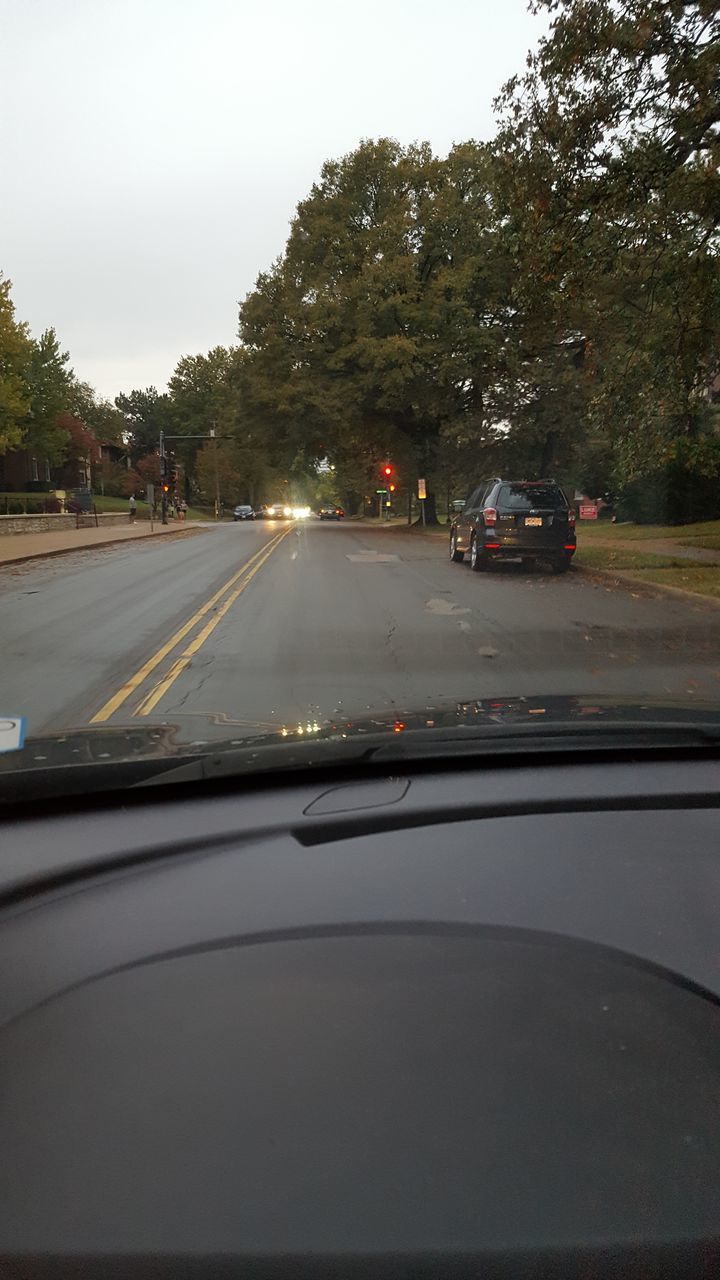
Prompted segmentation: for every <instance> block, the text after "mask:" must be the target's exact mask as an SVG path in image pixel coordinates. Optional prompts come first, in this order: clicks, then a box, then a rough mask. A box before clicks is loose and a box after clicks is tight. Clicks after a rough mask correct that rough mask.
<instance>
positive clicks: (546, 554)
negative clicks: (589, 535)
mask: <svg viewBox="0 0 720 1280" xmlns="http://www.w3.org/2000/svg"><path fill="white" fill-rule="evenodd" d="M468 551H469V553H470V565H471V567H472V568H473V569H475V570H481V569H486V568H487V566H488V564H489V563H490V561H491V560H496V559H510V558H513V559H521V560H522V561H523V563H524V564H525V563H527V564H530V563H532V562H535V561H538V560H544V561H547V562H549V563H550V564H551V565H552V566H553V568H554V569H555V571H556V572H557V573H563V572H564V571H565V570H566V569H568V568H569V567H570V561H571V560H572V557H573V555H574V554H575V511H574V509H573V508H572V507H571V506H570V504H569V502H568V500H567V498H566V497H565V494H564V493H563V491H562V489H561V488H560V485H559V484H557V482H556V481H555V480H534V481H531V480H499V479H495V480H486V481H484V483H483V484H481V485H479V486H478V487H477V488H476V489H474V490H473V492H472V493H471V494H470V495H469V496H468V499H467V501H466V503H465V506H464V507H463V509H462V511H459V512H458V513H457V515H456V516H455V517H454V518H453V522H452V525H451V526H450V559H451V560H454V561H456V563H457V562H459V561H460V560H463V559H464V558H465V553H466V552H468Z"/></svg>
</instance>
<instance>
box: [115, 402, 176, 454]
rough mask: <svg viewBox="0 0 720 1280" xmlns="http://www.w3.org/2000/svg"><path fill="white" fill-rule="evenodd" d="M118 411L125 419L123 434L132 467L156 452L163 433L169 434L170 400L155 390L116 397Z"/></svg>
mask: <svg viewBox="0 0 720 1280" xmlns="http://www.w3.org/2000/svg"><path fill="white" fill-rule="evenodd" d="M115 408H116V409H117V410H119V412H120V413H121V414H122V417H123V422H124V426H123V434H124V437H125V439H126V440H127V443H128V448H129V450H130V457H131V459H132V462H133V465H135V464H136V463H137V461H138V459H139V458H142V457H144V456H145V455H146V454H148V453H150V452H151V451H152V450H153V449H157V447H158V444H159V440H160V432H161V431H165V432H169V431H170V422H171V419H170V398H169V396H167V395H164V394H162V395H161V394H160V392H159V391H157V390H156V388H155V387H147V388H146V389H145V390H144V391H139V390H135V391H131V392H130V393H129V394H128V395H119V396H116V397H115Z"/></svg>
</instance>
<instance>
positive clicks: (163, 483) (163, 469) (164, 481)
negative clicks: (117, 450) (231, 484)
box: [159, 427, 224, 524]
mask: <svg viewBox="0 0 720 1280" xmlns="http://www.w3.org/2000/svg"><path fill="white" fill-rule="evenodd" d="M223 438H224V437H223V436H218V435H216V434H215V428H214V427H213V428H212V429H211V430H210V431H209V432H205V433H204V434H203V435H187V436H167V435H166V434H165V432H164V431H161V432H160V450H159V452H160V488H161V490H162V502H161V512H162V517H161V518H162V522H163V524H167V522H168V518H167V509H168V502H167V491H166V489H167V485H168V476H169V472H170V467H169V466H168V455H167V454H166V452H165V445H166V444H167V442H168V440H215V441H217V440H222V439H223ZM171 457H174V454H171ZM215 501H216V507H217V508H218V509H219V506H220V477H219V473H218V464H217V444H216V445H215Z"/></svg>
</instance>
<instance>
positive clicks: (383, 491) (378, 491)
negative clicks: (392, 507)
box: [375, 489, 387, 493]
mask: <svg viewBox="0 0 720 1280" xmlns="http://www.w3.org/2000/svg"><path fill="white" fill-rule="evenodd" d="M375 492H376V493H387V489H376V490H375Z"/></svg>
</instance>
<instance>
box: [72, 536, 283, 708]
mask: <svg viewBox="0 0 720 1280" xmlns="http://www.w3.org/2000/svg"><path fill="white" fill-rule="evenodd" d="M291 529H292V525H291V526H290V528H288V529H283V531H282V533H279V534H277V535H276V536H275V537H274V538H272V539H271V541H270V542H267V543H266V544H265V546H263V547H261V548H260V550H259V551H256V552H255V555H254V556H251V557H250V559H249V560H247V561H246V562H245V564H244V565H243V566H242V568H241V569H238V571H237V573H234V574H233V575H232V577H231V578H228V580H227V582H225V583H223V585H222V586H221V587H220V589H219V590H218V591H216V592H215V594H214V595H213V596H211V597H210V599H209V600H206V601H205V603H204V604H203V605H201V606H200V608H199V609H197V610H196V611H195V613H194V614H193V615H192V617H190V618H188V620H187V622H184V623H183V625H182V626H181V627H179V628H178V630H177V631H176V632H175V634H174V635H172V636H171V637H170V639H169V640H166V641H165V643H164V644H163V645H161V646H160V648H159V649H158V650H157V651H156V652H155V653H154V654H153V655H152V657H151V658H148V660H147V662H144V663H143V665H142V666H141V667H138V669H137V671H136V672H135V673H134V675H132V676H130V678H129V680H126V681H125V683H124V684H122V685H121V686H120V688H119V689H118V691H117V693H114V694H113V695H112V697H111V698H108V700H107V702H104V703H103V705H102V706H101V708H100V710H99V711H96V712H95V715H94V716H92V718H91V720H90V724H103V723H104V721H106V720H109V719H110V717H111V716H112V715H114V714H115V712H116V711H117V710H118V709H119V708H120V707H121V706H122V705H123V703H124V702H126V701H127V699H128V698H129V697H130V696H131V694H133V693H135V691H136V690H137V689H139V688H140V686H141V685H142V684H144V683H145V681H146V680H147V678H148V676H149V675H152V673H153V671H154V670H155V669H156V667H159V665H160V663H161V662H163V660H164V659H165V658H167V657H168V656H169V655H170V654H171V653H172V651H173V649H175V648H176V646H177V645H179V644H180V643H181V642H182V641H183V640H184V639H185V637H186V636H187V635H189V633H190V632H191V631H192V630H193V628H194V627H196V626H197V624H198V623H199V622H200V621H201V620H202V619H203V618H204V617H205V615H206V614H207V613H209V611H210V610H211V609H212V608H213V607H214V606H215V605H216V604H217V602H218V600H221V599H222V597H223V596H224V595H225V593H226V592H228V591H229V592H230V594H229V595H228V597H227V599H226V600H224V601H223V603H222V604H221V606H220V608H219V609H218V610H217V612H216V613H214V614H213V616H212V618H211V619H210V620H209V622H206V623H205V626H204V627H202V629H201V630H200V631H198V633H197V635H196V636H194V638H193V639H192V640H191V641H190V643H189V644H188V645H187V646H186V648H185V649H183V651H182V653H181V654H180V656H179V658H177V659H176V660H175V662H173V664H172V666H171V667H170V669H169V670H168V671H167V672H166V673H165V675H164V676H163V677H162V678H161V679H160V680H159V681H158V682H157V684H156V685H154V686H153V688H152V689H151V690H150V692H149V693H148V694H146V696H145V697H144V698H143V700H142V702H141V703H140V704H139V706H137V707H136V708H135V711H134V712H133V714H134V715H136V716H146V715H149V713H150V712H151V711H152V709H153V707H155V706H156V705H157V703H158V702H159V701H160V699H161V698H162V696H163V694H165V693H167V691H168V689H169V688H170V686H171V685H172V684H174V682H175V681H176V680H177V678H178V676H179V675H180V674H181V672H183V671H184V670H185V668H186V667H187V666H188V664H189V663H190V661H191V659H192V658H193V656H194V655H195V654H196V653H197V651H198V649H200V648H202V646H203V645H204V644H205V641H206V640H207V638H208V636H210V635H212V633H213V631H214V630H215V628H216V626H217V625H218V623H219V622H220V621H221V620H222V619H223V618H224V617H225V614H226V613H227V611H228V609H232V607H233V605H234V604H235V601H236V600H237V598H238V596H240V595H242V593H243V591H244V590H245V588H246V587H247V585H248V583H250V582H252V580H253V578H254V577H255V574H256V573H257V572H258V571H259V570H260V569H262V567H263V565H264V564H265V561H266V560H269V559H270V556H271V555H272V553H273V551H274V550H275V548H276V547H277V546H278V545H279V544H280V543H281V542H282V540H283V538H286V537H287V535H288V534H289V533H290V531H291ZM235 583H238V585H237V586H235ZM233 587H234V588H235V589H234V590H233Z"/></svg>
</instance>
